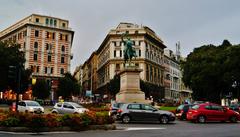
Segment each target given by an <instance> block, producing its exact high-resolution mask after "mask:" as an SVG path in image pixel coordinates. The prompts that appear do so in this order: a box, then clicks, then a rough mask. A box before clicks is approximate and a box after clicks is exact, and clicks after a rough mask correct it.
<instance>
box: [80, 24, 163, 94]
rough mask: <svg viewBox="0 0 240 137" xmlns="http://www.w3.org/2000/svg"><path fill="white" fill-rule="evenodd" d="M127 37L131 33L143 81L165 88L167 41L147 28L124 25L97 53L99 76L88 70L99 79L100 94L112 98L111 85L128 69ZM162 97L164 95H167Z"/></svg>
mask: <svg viewBox="0 0 240 137" xmlns="http://www.w3.org/2000/svg"><path fill="white" fill-rule="evenodd" d="M123 33H128V37H129V38H130V39H131V40H132V41H133V45H134V48H135V51H136V54H137V57H136V59H134V60H133V61H134V63H135V64H136V66H138V67H139V68H140V69H142V70H143V71H142V72H141V73H140V78H141V79H142V80H144V81H146V82H150V83H152V84H156V85H158V86H162V87H163V86H164V66H163V65H164V63H163V56H164V48H166V46H165V45H164V44H163V41H162V40H161V39H160V38H159V37H158V36H157V34H156V33H155V32H154V31H153V30H151V29H150V28H148V27H146V26H140V25H136V24H132V23H120V24H119V25H118V26H117V27H116V28H115V29H112V30H110V32H109V33H108V34H107V36H106V37H105V39H104V40H103V42H102V44H101V45H100V47H99V48H98V50H97V51H96V56H97V58H96V59H97V60H96V63H97V64H96V73H95V72H94V71H92V70H91V69H90V68H89V69H88V70H87V71H88V73H94V74H96V75H97V76H96V77H97V78H96V79H95V80H96V83H95V82H93V83H95V84H96V90H97V91H96V92H97V93H99V94H101V95H103V96H104V97H109V95H110V93H108V90H107V84H108V83H109V81H110V80H111V79H113V78H114V76H115V75H116V74H118V73H119V72H120V71H121V70H122V69H123V68H124V57H123V55H124V53H123V50H124V43H123V42H122V39H121V37H122V35H123ZM124 39H126V38H124ZM83 68H84V67H83ZM83 70H84V69H83ZM84 73H86V72H84ZM86 78H87V76H86ZM88 78H89V77H88ZM159 94H161V95H162V94H164V92H163V93H159ZM111 98H112V97H111Z"/></svg>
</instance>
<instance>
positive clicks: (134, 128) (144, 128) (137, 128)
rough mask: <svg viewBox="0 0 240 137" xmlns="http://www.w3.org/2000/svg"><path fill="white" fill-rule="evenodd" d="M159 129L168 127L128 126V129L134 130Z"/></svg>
mask: <svg viewBox="0 0 240 137" xmlns="http://www.w3.org/2000/svg"><path fill="white" fill-rule="evenodd" d="M157 129H166V128H158V127H129V128H126V129H125V130H126V131H133V130H157Z"/></svg>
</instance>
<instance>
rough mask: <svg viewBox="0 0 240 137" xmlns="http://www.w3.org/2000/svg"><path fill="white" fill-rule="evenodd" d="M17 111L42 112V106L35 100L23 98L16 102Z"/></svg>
mask: <svg viewBox="0 0 240 137" xmlns="http://www.w3.org/2000/svg"><path fill="white" fill-rule="evenodd" d="M18 111H19V112H26V113H28V112H30V113H38V114H41V113H44V108H43V107H42V106H41V105H40V104H39V103H38V102H36V101H32V100H23V101H19V102H18Z"/></svg>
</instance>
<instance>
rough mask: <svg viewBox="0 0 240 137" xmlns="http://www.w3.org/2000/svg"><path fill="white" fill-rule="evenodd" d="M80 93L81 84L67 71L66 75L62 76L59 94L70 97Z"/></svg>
mask: <svg viewBox="0 0 240 137" xmlns="http://www.w3.org/2000/svg"><path fill="white" fill-rule="evenodd" d="M79 93H80V85H79V84H78V82H77V80H76V79H75V78H74V77H73V76H72V75H71V74H70V73H66V74H65V77H63V78H60V80H59V84H58V89H57V95H58V96H62V97H63V98H68V97H70V96H72V95H79Z"/></svg>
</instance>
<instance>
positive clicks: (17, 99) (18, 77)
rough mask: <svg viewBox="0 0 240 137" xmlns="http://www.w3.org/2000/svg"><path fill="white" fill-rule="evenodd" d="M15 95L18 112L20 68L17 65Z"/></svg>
mask: <svg viewBox="0 0 240 137" xmlns="http://www.w3.org/2000/svg"><path fill="white" fill-rule="evenodd" d="M17 72H18V74H17V75H18V76H17V97H16V112H17V113H18V101H19V93H20V92H21V68H20V67H17Z"/></svg>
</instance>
